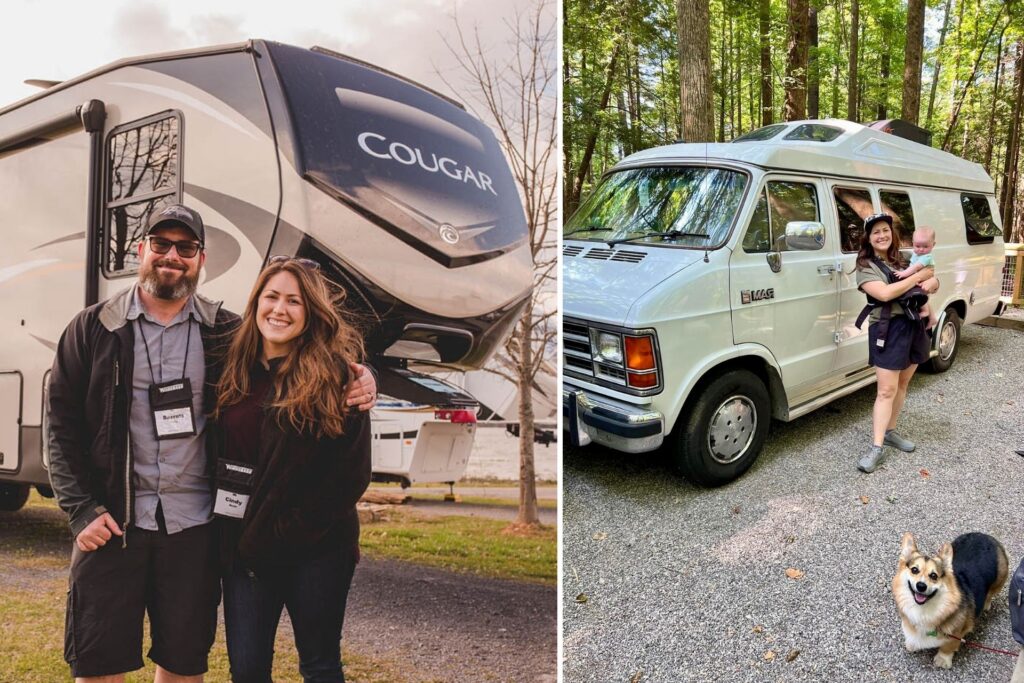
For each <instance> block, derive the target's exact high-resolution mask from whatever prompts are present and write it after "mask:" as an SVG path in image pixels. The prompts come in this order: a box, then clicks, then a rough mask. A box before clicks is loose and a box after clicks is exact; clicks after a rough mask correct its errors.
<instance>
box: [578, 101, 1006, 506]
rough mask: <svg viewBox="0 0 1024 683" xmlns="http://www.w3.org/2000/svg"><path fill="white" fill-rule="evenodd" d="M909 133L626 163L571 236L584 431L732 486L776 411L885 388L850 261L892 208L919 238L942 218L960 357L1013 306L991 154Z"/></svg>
mask: <svg viewBox="0 0 1024 683" xmlns="http://www.w3.org/2000/svg"><path fill="white" fill-rule="evenodd" d="M907 128H908V125H886V126H884V129H885V130H879V129H876V128H873V127H868V126H862V125H859V124H856V123H851V122H849V121H840V120H818V121H798V122H791V123H782V124H776V125H771V126H767V127H764V128H760V129H758V130H755V131H753V132H751V133H749V134H747V135H745V136H743V137H741V138H738V139H737V140H735V141H733V142H731V143H725V144H677V145H669V146H665V147H658V148H654V149H649V150H645V151H642V152H639V153H637V154H634V155H632V156H629V157H627V158H625V159H623V160H622V161H621V162H620V163H618V164H617V165H616V166H615V167H614V168H612V169H611V171H610V172H608V173H607V174H606V175H605V176H604V177H603V179H602V180H601V182H600V183H599V184H598V185H597V186H596V187H595V189H594V190H593V192H592V193H591V194H590V196H589V197H588V198H587V199H586V200H585V201H584V202H583V203H582V205H581V206H580V207H579V209H578V210H577V211H576V212H575V213H574V214H573V216H572V217H571V218H570V219H569V220H568V221H567V222H566V224H565V226H564V231H563V247H562V249H563V266H562V276H563V292H564V300H563V322H562V325H563V327H562V331H563V357H562V359H563V368H564V371H563V386H562V407H563V416H564V423H563V424H564V428H565V430H566V431H567V438H568V439H569V442H570V443H572V444H576V445H586V444H588V443H591V442H593V443H598V444H603V445H605V446H608V447H610V448H613V449H616V450H620V451H623V452H626V453H640V452H645V451H652V450H654V449H657V448H659V447H662V446H664V448H666V449H667V451H668V452H669V454H670V456H671V458H672V460H673V461H674V462H675V464H676V465H677V467H678V468H679V470H680V471H681V472H682V474H683V475H684V476H686V477H687V478H688V479H690V480H692V481H694V482H696V483H699V484H703V485H708V486H714V485H720V484H724V483H726V482H729V481H731V480H733V479H735V478H736V477H738V476H740V475H741V474H743V472H745V471H746V470H747V469H748V468H749V467H750V466H751V464H752V463H753V462H754V460H755V459H756V458H757V456H758V453H759V452H760V450H761V447H762V445H763V444H764V441H765V437H766V435H767V432H768V424H769V422H770V420H771V418H775V419H777V420H782V421H789V420H793V419H796V418H798V417H800V416H802V415H805V414H807V413H809V412H810V411H812V410H815V409H816V408H819V407H821V406H823V405H825V404H826V403H828V402H829V401H832V400H834V399H836V398H839V397H840V396H844V395H846V394H849V393H851V392H853V391H856V390H858V389H860V388H861V387H865V386H867V385H869V384H870V383H872V382H874V381H875V373H874V369H873V368H872V367H870V366H869V365H868V350H867V337H868V335H867V326H866V325H865V326H864V327H863V328H858V327H857V326H856V324H855V321H856V319H857V316H858V314H859V313H860V311H861V310H862V309H863V308H864V306H865V304H866V299H865V297H864V294H863V293H861V292H860V291H858V289H857V285H856V278H855V274H854V271H855V266H854V261H855V258H856V252H857V250H858V247H859V242H860V238H861V234H862V230H863V222H864V218H865V217H866V216H868V215H870V214H872V213H875V212H878V211H885V212H886V213H888V214H890V215H892V217H893V220H894V230H895V231H896V232H897V233H898V234H899V237H900V239H901V241H902V244H903V245H904V246H905V247H909V246H910V243H911V242H910V238H911V235H912V234H913V231H914V228H915V226H928V227H931V228H933V229H934V230H935V233H936V240H937V243H936V247H935V250H934V252H933V254H934V256H935V262H936V264H937V269H936V275H937V277H938V278H939V280H940V283H941V288H940V289H939V291H938V292H936V293H935V294H933V295H932V297H931V307H932V310H933V311H935V312H936V313H938V314H939V321H938V326H937V327H936V329H935V330H934V334H933V348H932V351H931V353H932V358H931V360H930V361H929V364H930V366H931V369H932V370H934V371H938V372H941V371H944V370H946V369H948V368H949V367H950V365H952V363H953V362H954V360H955V359H956V356H957V351H958V348H959V342H960V333H961V325H962V324H963V323H973V322H977V321H978V320H980V319H982V318H985V317H987V316H989V315H991V314H992V312H993V311H994V310H995V308H996V306H997V304H998V302H999V294H1000V291H999V287H1000V274H1001V269H1002V265H1003V244H1002V237H1001V228H1000V225H999V218H998V216H999V212H998V210H997V206H996V201H995V198H994V196H993V183H992V179H991V178H989V176H988V175H987V174H986V173H985V171H984V169H983V168H982V167H981V166H979V165H977V164H973V163H970V162H967V161H964V160H963V159H960V158H957V157H955V156H953V155H951V154H947V153H945V152H942V151H939V150H936V149H932V148H931V147H928V146H926V145H925V144H921V143H920V142H915V141H913V140H911V139H908V138H907V137H901V136H900V135H897V134H894V133H900V132H903V131H906V130H907ZM918 130H919V129H918ZM887 131H893V132H892V133H891V132H887ZM919 132H920V133H925V134H926V132H925V131H920V130H919ZM865 438H867V435H865Z"/></svg>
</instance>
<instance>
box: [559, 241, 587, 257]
mask: <svg viewBox="0 0 1024 683" xmlns="http://www.w3.org/2000/svg"><path fill="white" fill-rule="evenodd" d="M582 252H583V247H580V246H574V245H569V244H566V245H565V246H564V247H562V256H569V257H574V256H579V255H580V253H582Z"/></svg>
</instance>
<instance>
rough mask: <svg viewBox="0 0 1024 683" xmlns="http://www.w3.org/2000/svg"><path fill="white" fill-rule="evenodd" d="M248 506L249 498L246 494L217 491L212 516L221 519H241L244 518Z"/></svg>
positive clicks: (223, 490)
mask: <svg viewBox="0 0 1024 683" xmlns="http://www.w3.org/2000/svg"><path fill="white" fill-rule="evenodd" d="M248 505H249V496H248V495H247V494H245V493H236V492H235V491H227V490H225V489H217V495H216V496H215V498H214V503H213V514H215V515H219V516H221V517H233V518H235V519H242V517H244V516H245V508H246V506H248Z"/></svg>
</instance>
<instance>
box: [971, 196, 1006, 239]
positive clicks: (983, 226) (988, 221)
mask: <svg viewBox="0 0 1024 683" xmlns="http://www.w3.org/2000/svg"><path fill="white" fill-rule="evenodd" d="M960 206H961V207H963V210H964V224H965V226H966V229H967V243H968V244H990V243H991V242H992V240H993V238H995V237H1000V236H1002V234H1003V233H1002V231H1001V230H1000V229H999V228H998V227H996V222H995V221H994V220H992V210H991V209H990V208H989V206H988V199H987V198H986V197H985V196H984V195H980V194H967V193H966V192H965V193H963V194H961V195H960Z"/></svg>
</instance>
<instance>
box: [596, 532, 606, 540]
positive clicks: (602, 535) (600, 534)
mask: <svg viewBox="0 0 1024 683" xmlns="http://www.w3.org/2000/svg"><path fill="white" fill-rule="evenodd" d="M606 538H608V532H606V531H598V532H597V533H596V534H594V540H595V541H603V540H604V539H606Z"/></svg>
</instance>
